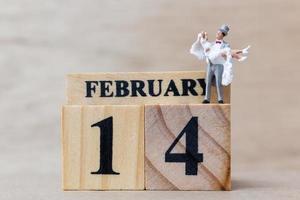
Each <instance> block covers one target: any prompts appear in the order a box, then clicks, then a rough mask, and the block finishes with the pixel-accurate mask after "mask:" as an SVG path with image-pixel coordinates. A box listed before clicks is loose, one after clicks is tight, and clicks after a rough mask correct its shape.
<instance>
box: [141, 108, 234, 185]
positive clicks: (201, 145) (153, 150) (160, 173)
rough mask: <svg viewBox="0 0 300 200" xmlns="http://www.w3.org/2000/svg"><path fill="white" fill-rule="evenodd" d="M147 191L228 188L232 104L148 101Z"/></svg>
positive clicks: (146, 134) (146, 138) (146, 132)
mask: <svg viewBox="0 0 300 200" xmlns="http://www.w3.org/2000/svg"><path fill="white" fill-rule="evenodd" d="M145 141H146V142H145V147H146V150H145V154H146V155H145V177H146V178H145V184H146V190H230V189H231V178H230V105H228V104H227V105H226V104H223V105H216V104H214V105H204V104H200V105H199V104H198V105H160V106H159V105H146V106H145Z"/></svg>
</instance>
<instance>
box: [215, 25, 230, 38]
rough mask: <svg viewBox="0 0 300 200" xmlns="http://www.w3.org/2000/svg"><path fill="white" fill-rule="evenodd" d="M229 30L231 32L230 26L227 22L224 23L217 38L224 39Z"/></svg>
mask: <svg viewBox="0 0 300 200" xmlns="http://www.w3.org/2000/svg"><path fill="white" fill-rule="evenodd" d="M228 32H229V27H228V26H227V25H225V24H224V25H222V26H221V28H219V30H218V32H217V34H216V38H217V40H223V38H224V37H225V36H226V35H227V34H228Z"/></svg>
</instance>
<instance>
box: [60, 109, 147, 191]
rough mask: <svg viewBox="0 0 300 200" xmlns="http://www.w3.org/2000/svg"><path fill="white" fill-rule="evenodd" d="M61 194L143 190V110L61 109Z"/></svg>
mask: <svg viewBox="0 0 300 200" xmlns="http://www.w3.org/2000/svg"><path fill="white" fill-rule="evenodd" d="M62 141H63V143H62V147H63V189H64V190H121V189H124V190H125V189H126V190H143V189H144V108H143V106H138V105H136V106H133V105H131V106H119V105H116V106H64V107H63V111H62Z"/></svg>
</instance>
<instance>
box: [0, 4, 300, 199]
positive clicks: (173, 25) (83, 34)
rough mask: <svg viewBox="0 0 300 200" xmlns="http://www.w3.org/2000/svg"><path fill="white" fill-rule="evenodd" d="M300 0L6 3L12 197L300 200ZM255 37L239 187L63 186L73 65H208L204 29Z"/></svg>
mask: <svg viewBox="0 0 300 200" xmlns="http://www.w3.org/2000/svg"><path fill="white" fill-rule="evenodd" d="M299 7H300V2H299V1H298V0H287V1H282V0H253V1H238V0H228V1H222V0H215V1H210V0H202V1H198V0H187V1H182V0H161V1H152V0H123V1H117V0H101V1H99V0H85V1H84V0H74V1H70V0H52V1H38V0H22V1H17V0H10V1H4V0H1V1H0V16H1V17H0V75H1V79H0V91H1V92H0V95H1V98H0V102H1V103H0V110H1V112H0V121H1V123H0V131H1V132H0V138H1V139H0V147H1V151H0V158H1V159H0V166H1V167H0V198H1V199H7V200H10V199H18V198H21V197H22V199H25V200H26V199H32V198H35V199H51V200H55V199H72V200H74V199H87V198H89V199H99V198H101V199H106V198H110V199H111V198H112V197H113V198H114V199H126V198H128V199H132V198H133V197H134V198H139V199H153V198H155V199H163V198H173V199H181V198H185V199H186V198H203V199H208V200H209V199H220V198H222V199H264V200H265V199H299V195H300V186H299V185H300V175H299V174H300V173H299V171H300V154H299V152H300V145H299V143H300V142H299V141H300V134H299V132H300V125H299V119H300V114H299V113H300V112H299V111H300V95H299V92H298V90H299V85H300V79H299V77H300V68H299V66H298V57H299V54H300V48H299V45H300V34H299V32H300V28H299V25H298V24H299V22H300V16H299ZM223 23H228V24H229V25H230V27H231V31H230V34H229V36H228V38H226V40H227V41H228V42H229V43H230V44H231V46H232V47H244V46H246V45H248V44H251V45H252V48H251V52H250V56H249V60H247V61H246V62H244V63H237V64H235V71H234V73H235V77H234V82H233V85H232V158H233V163H232V168H233V171H232V172H233V174H232V177H233V182H232V183H233V190H234V191H233V192H230V193H226V192H225V193H224V192H220V193H219V192H218V193H214V192H212V193H207V192H205V193H203V192H192V193H185V192H182V193H168V192H167V193H131V192H129V193H123V192H121V193H118V192H117V193H63V192H62V191H61V185H60V183H61V181H60V179H61V172H60V165H61V161H60V145H59V144H60V128H59V126H60V108H61V107H60V106H61V105H62V104H64V103H65V82H64V78H65V75H66V74H67V73H71V72H72V73H76V72H94V71H102V72H105V71H169V70H198V69H204V63H200V62H198V61H197V59H196V58H195V57H194V56H192V55H190V54H189V53H188V50H189V48H190V45H191V44H192V42H193V41H194V40H195V37H196V34H197V33H198V32H199V31H201V30H203V29H205V30H206V31H207V32H208V34H209V38H210V39H212V38H213V35H214V32H215V30H216V29H217V28H218V27H219V25H220V24H223Z"/></svg>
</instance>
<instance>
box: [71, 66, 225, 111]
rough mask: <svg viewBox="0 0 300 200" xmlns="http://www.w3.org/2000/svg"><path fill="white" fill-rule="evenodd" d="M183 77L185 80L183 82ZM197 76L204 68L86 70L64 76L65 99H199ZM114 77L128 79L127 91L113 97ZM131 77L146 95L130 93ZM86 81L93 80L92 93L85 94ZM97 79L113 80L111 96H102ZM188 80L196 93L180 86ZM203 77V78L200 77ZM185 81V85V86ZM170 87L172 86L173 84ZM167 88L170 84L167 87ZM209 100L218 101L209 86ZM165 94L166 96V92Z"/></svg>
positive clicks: (80, 101) (142, 101) (138, 101)
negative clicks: (149, 70) (151, 83)
mask: <svg viewBox="0 0 300 200" xmlns="http://www.w3.org/2000/svg"><path fill="white" fill-rule="evenodd" d="M183 79H185V80H188V82H185V83H184V82H183ZM197 79H205V71H177V72H136V73H120V72H119V73H109V72H108V73H87V74H69V75H68V76H67V102H68V104H70V105H72V104H105V105H107V104H114V105H117V104H123V105H124V104H125V105H128V104H145V103H150V104H155V103H160V104H164V103H165V104H174V103H175V104H176V103H177V104H178V103H201V102H202V101H203V99H204V96H203V95H201V94H202V93H203V88H202V87H203V86H202V87H201V85H200V83H199V81H198V80H197ZM117 80H125V81H127V82H128V84H129V86H128V90H129V94H128V95H127V96H124V97H116V90H117V87H116V82H115V81H117ZM132 80H142V81H143V83H144V84H145V87H144V89H143V91H144V93H145V95H146V96H141V94H140V93H137V94H136V95H137V96H132V94H133V93H132V86H131V82H130V81H132ZM148 80H155V82H154V84H153V85H154V93H155V94H160V95H158V96H151V95H150V92H149V83H148ZM158 80H162V82H161V89H160V87H159V83H158ZM85 81H96V82H98V83H97V85H96V84H95V83H93V84H92V87H94V88H95V93H94V92H93V93H92V95H91V96H92V97H86V96H87V89H86V87H87V86H86V83H85ZM99 81H112V83H111V85H110V84H107V85H106V87H107V91H106V95H107V96H108V95H112V97H107V96H106V97H103V96H102V97H101V94H100V91H101V89H100V83H99ZM170 81H174V83H175V87H176V90H178V93H179V96H175V95H174V92H172V91H174V89H173V90H172V91H169V92H168V88H169V84H170ZM191 81H193V82H194V83H195V87H192V88H193V89H194V90H195V92H196V93H197V95H196V96H195V95H192V94H191V91H190V90H187V89H183V88H184V87H185V88H187V87H186V86H192V85H191V84H192V83H191ZM202 81H203V80H202ZM185 84H186V86H184V85H185ZM172 88H173V87H172ZM169 89H170V88H169ZM211 94H212V97H211V101H212V103H213V102H216V101H217V97H216V96H217V95H216V88H215V87H212V92H211ZM166 95H167V96H166ZM224 102H225V103H229V102H230V86H227V87H224Z"/></svg>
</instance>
